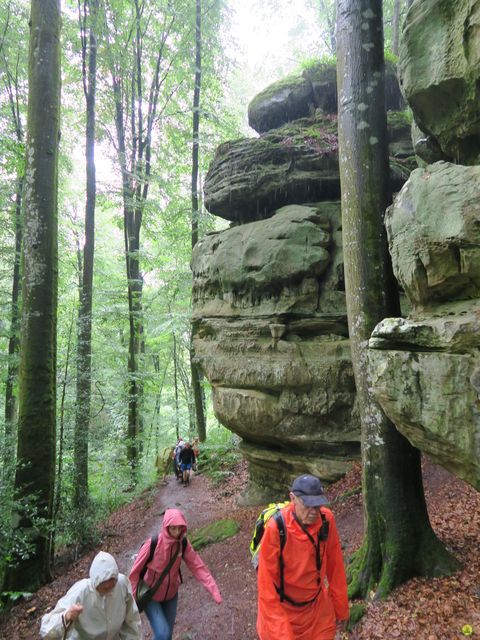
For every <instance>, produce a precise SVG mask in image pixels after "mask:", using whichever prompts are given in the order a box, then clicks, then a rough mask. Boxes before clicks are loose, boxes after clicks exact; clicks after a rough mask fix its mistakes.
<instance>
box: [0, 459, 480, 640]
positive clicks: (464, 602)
mask: <svg viewBox="0 0 480 640" xmlns="http://www.w3.org/2000/svg"><path fill="white" fill-rule="evenodd" d="M423 468H424V482H425V494H426V499H427V504H428V508H429V513H430V518H431V521H432V524H433V526H434V529H435V531H436V533H437V535H438V536H439V537H440V538H441V539H442V540H443V541H444V542H445V544H446V545H447V547H448V548H449V549H450V550H451V551H452V552H453V553H454V554H455V556H456V557H457V558H458V559H459V560H460V561H461V563H462V565H463V569H462V570H461V571H459V572H458V573H456V574H455V575H454V576H452V577H449V578H436V579H430V580H427V579H413V580H410V581H409V582H408V583H406V584H405V585H403V586H402V587H400V588H398V589H396V590H395V591H394V592H393V593H392V594H391V595H390V597H389V598H388V599H387V600H385V601H383V602H371V603H369V604H368V605H367V611H366V614H365V616H364V617H363V618H362V620H361V622H360V623H359V624H358V625H357V626H356V627H355V628H354V629H353V630H352V631H350V632H349V633H348V634H344V635H343V638H342V640H343V639H346V638H348V639H349V640H389V639H390V638H392V639H396V638H400V639H401V640H410V639H415V640H458V639H462V638H465V637H467V636H469V637H472V638H480V493H479V492H476V491H474V490H473V489H472V488H471V487H469V486H468V485H466V484H465V483H464V482H462V481H461V480H459V479H458V478H455V477H454V476H452V475H450V474H448V473H447V472H446V471H445V470H443V469H441V468H440V467H437V466H435V465H433V464H431V463H430V462H428V461H425V462H424V466H423ZM246 481H247V472H246V468H245V465H244V464H240V465H239V466H238V468H237V469H236V472H235V475H233V476H232V477H231V478H230V479H228V480H227V482H225V483H224V484H222V485H220V486H219V487H214V486H213V485H212V484H211V482H210V481H209V480H208V479H207V478H205V477H204V476H203V475H197V476H195V477H194V478H193V480H192V483H191V484H190V486H189V487H185V488H184V487H182V486H181V485H180V484H178V483H177V481H176V480H175V479H174V478H173V477H171V478H170V479H169V480H168V483H167V484H166V485H162V484H159V485H158V486H157V487H155V488H153V489H151V490H149V491H146V492H145V493H144V494H143V495H142V496H141V497H140V498H139V499H137V500H136V501H135V502H132V503H130V504H128V505H125V506H124V507H122V508H121V509H119V510H118V511H116V512H115V513H114V514H112V515H111V516H110V518H109V519H108V520H107V521H106V522H105V523H104V524H103V526H102V545H101V548H102V549H103V550H105V551H109V552H110V553H112V554H114V555H115V557H116V558H117V561H118V564H119V567H120V570H121V571H123V572H126V573H128V570H129V568H130V567H131V565H132V562H133V558H134V556H135V554H136V553H137V551H138V549H139V547H140V545H141V543H142V542H143V541H144V540H145V538H147V537H149V536H151V535H152V534H154V533H156V532H157V531H158V529H159V523H160V518H161V515H162V514H163V512H164V511H165V509H166V508H168V507H177V508H181V509H182V510H183V511H184V513H185V515H186V518H187V521H188V523H189V527H190V529H191V530H195V529H196V528H198V527H201V526H203V525H205V524H208V523H211V522H213V521H215V520H217V519H221V518H226V517H228V518H234V519H235V520H237V521H238V522H239V523H240V527H241V528H240V532H239V533H238V534H237V535H236V536H234V537H233V538H230V539H228V540H225V541H223V542H219V543H216V544H213V545H210V546H208V547H206V548H204V549H203V550H202V551H201V556H202V558H203V559H204V561H205V562H206V564H207V565H208V567H209V568H210V570H211V571H212V573H213V574H214V576H215V578H216V580H217V582H218V585H219V587H220V591H221V592H222V595H223V598H224V602H223V603H222V604H221V605H217V604H215V603H214V602H213V600H212V599H211V598H210V597H209V595H208V593H207V592H206V591H205V590H204V589H203V588H202V587H201V586H200V585H199V584H198V583H197V582H196V581H195V580H194V579H193V577H192V576H191V574H190V573H189V571H188V570H187V569H185V571H183V578H184V584H183V586H182V587H181V590H180V598H179V606H178V614H177V623H176V625H175V631H174V640H220V639H222V640H228V639H230V640H255V639H256V637H257V636H256V633H255V617H256V585H255V572H254V571H253V569H252V567H251V563H250V553H249V550H248V546H249V542H250V537H251V534H252V529H253V524H254V522H255V519H256V517H257V515H258V512H259V510H260V509H259V508H258V507H251V508H244V507H239V506H238V505H237V504H236V497H237V496H238V494H239V493H240V491H242V490H243V488H244V487H245V484H246ZM360 483H361V480H360V468H359V465H358V464H357V465H354V466H353V467H352V469H351V470H350V472H349V473H348V474H347V476H346V477H345V478H344V479H342V480H341V481H339V482H337V483H336V484H335V485H332V486H331V487H329V489H328V491H327V493H328V497H329V499H330V500H331V502H332V509H333V511H334V513H335V516H336V519H337V524H338V528H339V532H340V537H341V541H342V545H343V547H344V553H345V556H346V557H347V558H348V556H349V555H350V554H351V553H352V551H354V550H355V549H356V548H358V546H359V544H360V541H361V538H362V526H363V525H362V498H361V493H360ZM412 535H413V536H414V535H415V532H414V531H412ZM97 551H98V549H96V550H94V551H91V552H90V553H87V554H86V555H84V556H82V557H81V558H80V559H79V560H78V561H77V562H75V563H70V564H69V565H64V566H63V567H58V569H57V575H56V577H55V580H54V581H53V582H51V583H50V584H49V585H46V586H45V587H43V588H42V589H40V590H39V591H38V592H37V593H36V594H34V595H33V596H32V597H31V598H30V599H29V600H25V601H23V602H21V603H19V604H18V605H16V606H15V607H14V608H13V609H12V610H11V611H10V613H9V614H8V615H7V616H5V617H3V619H0V638H2V639H3V638H4V639H5V640H7V639H8V640H25V639H29V638H38V637H39V632H38V629H39V622H40V617H41V615H42V614H43V613H44V612H45V611H47V610H48V609H49V608H50V607H52V606H53V605H54V604H55V602H56V600H57V599H58V598H59V597H60V596H61V595H63V594H64V593H65V592H66V591H67V589H68V588H69V587H70V586H71V585H72V584H73V582H75V581H76V580H78V579H79V578H82V577H85V576H87V575H88V568H89V565H90V563H91V561H92V559H93V557H94V555H95V553H96V552H97ZM142 619H143V628H144V632H145V638H146V639H147V640H150V639H151V634H150V630H149V626H148V622H147V620H146V619H145V617H144V616H142ZM465 625H469V626H465ZM462 629H463V630H462ZM278 640H282V639H281V638H279V639H278ZM338 640H340V638H339V639H338Z"/></svg>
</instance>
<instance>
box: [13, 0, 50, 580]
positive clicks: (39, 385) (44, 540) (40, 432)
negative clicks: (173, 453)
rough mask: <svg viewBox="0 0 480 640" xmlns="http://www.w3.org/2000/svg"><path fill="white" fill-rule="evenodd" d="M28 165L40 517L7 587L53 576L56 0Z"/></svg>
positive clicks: (23, 457) (38, 79)
mask: <svg viewBox="0 0 480 640" xmlns="http://www.w3.org/2000/svg"><path fill="white" fill-rule="evenodd" d="M28 75H29V98H28V119H27V146H26V159H27V164H26V171H25V201H24V207H25V214H24V246H23V254H22V260H23V288H22V304H23V308H22V327H21V329H22V330H21V342H20V370H19V419H18V462H19V466H18V468H17V471H16V475H15V489H16V493H17V497H18V498H19V499H20V500H27V501H28V502H30V504H32V501H33V496H35V501H34V504H35V510H36V515H37V516H38V517H40V518H42V519H43V520H44V525H43V526H39V525H38V523H37V522H38V521H37V522H35V520H36V519H35V518H34V517H32V514H31V512H29V511H23V512H21V513H19V514H18V525H17V526H18V528H19V529H20V532H19V534H20V535H23V536H25V537H26V538H27V539H28V540H29V541H30V543H31V545H32V550H31V553H30V554H28V555H27V554H26V555H21V556H20V557H18V558H15V561H16V562H15V566H11V567H10V568H9V569H8V570H7V576H6V583H7V588H9V589H16V590H34V589H36V588H37V587H38V586H39V585H40V584H42V583H44V582H46V581H47V580H48V579H49V578H50V534H49V532H48V524H49V523H50V521H51V516H52V502H53V493H54V483H55V419H56V405H55V395H56V388H55V373H56V315H57V186H58V185H57V181H58V176H57V167H58V143H59V133H60V131H59V116H60V0H32V2H31V16H30V53H29V74H28Z"/></svg>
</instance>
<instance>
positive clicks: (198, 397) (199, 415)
mask: <svg viewBox="0 0 480 640" xmlns="http://www.w3.org/2000/svg"><path fill="white" fill-rule="evenodd" d="M201 87H202V2H201V0H196V3H195V86H194V90H193V120H192V250H193V248H194V247H195V245H196V244H197V242H198V218H199V215H200V205H199V197H198V190H199V189H198V168H199V160H198V155H199V148H200V144H199V135H200V91H201ZM190 371H191V378H192V391H193V399H194V403H195V418H196V423H197V433H198V437H199V438H200V441H201V442H204V441H205V439H206V437H207V427H206V423H205V409H204V405H203V389H202V384H201V374H200V368H199V366H198V365H197V363H196V362H195V352H194V346H193V341H192V339H190Z"/></svg>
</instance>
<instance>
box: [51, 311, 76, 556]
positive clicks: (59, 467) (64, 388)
mask: <svg viewBox="0 0 480 640" xmlns="http://www.w3.org/2000/svg"><path fill="white" fill-rule="evenodd" d="M74 319H75V310H74V305H73V311H72V319H71V322H70V327H69V329H68V339H67V354H66V357H65V369H64V371H63V380H62V392H61V398H60V411H59V423H60V424H59V426H60V432H59V434H58V456H57V460H58V463H57V481H56V483H55V499H54V503H53V512H52V530H53V532H52V548H51V554H52V556H51V561H52V562H53V550H54V546H55V529H56V526H55V525H56V521H57V516H58V512H59V511H60V501H61V497H62V480H63V444H64V439H65V438H64V435H65V398H66V395H67V382H68V369H69V367H70V354H71V350H72V333H73V325H74Z"/></svg>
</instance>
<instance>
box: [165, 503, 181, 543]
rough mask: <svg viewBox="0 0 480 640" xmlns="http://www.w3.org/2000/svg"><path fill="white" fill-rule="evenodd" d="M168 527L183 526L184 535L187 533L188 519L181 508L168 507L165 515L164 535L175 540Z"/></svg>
mask: <svg viewBox="0 0 480 640" xmlns="http://www.w3.org/2000/svg"><path fill="white" fill-rule="evenodd" d="M168 527H182V536H184V535H185V534H186V533H187V521H186V520H185V516H184V515H183V513H182V512H181V511H180V510H179V509H167V510H166V511H165V515H164V516H163V523H162V535H163V536H165V537H166V538H167V539H170V540H173V538H172V537H171V536H170V534H169V533H168Z"/></svg>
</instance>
